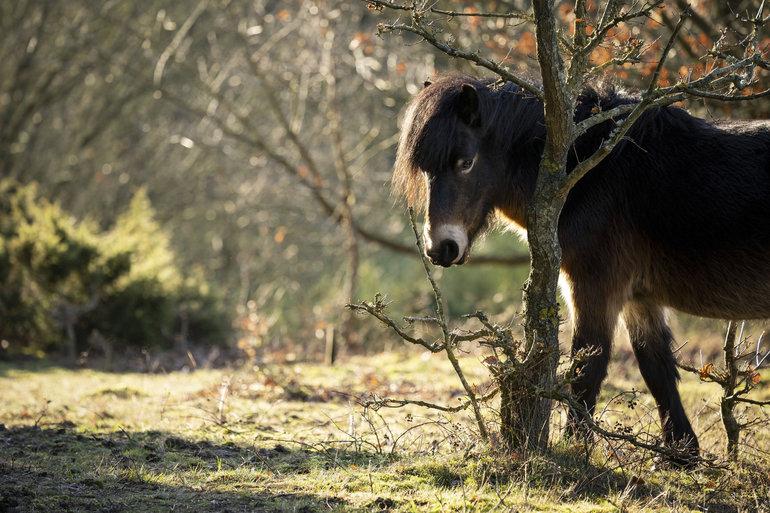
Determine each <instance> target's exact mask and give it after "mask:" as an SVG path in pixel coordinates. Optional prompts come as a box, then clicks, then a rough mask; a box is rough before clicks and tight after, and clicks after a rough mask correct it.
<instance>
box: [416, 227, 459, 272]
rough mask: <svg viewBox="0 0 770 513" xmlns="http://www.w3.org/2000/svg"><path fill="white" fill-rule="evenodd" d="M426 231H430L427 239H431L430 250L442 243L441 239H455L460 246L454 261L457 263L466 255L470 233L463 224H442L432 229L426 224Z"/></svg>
mask: <svg viewBox="0 0 770 513" xmlns="http://www.w3.org/2000/svg"><path fill="white" fill-rule="evenodd" d="M426 231H427V232H428V237H427V240H428V241H429V242H428V250H430V249H431V248H433V246H435V245H436V244H440V243H441V241H443V240H447V239H449V240H451V241H454V243H455V244H457V248H458V251H457V257H455V259H454V260H453V261H452V263H453V264H456V263H457V262H459V261H460V259H462V257H463V255H465V250H466V249H467V248H468V234H467V233H466V231H465V228H464V227H463V226H462V225H461V224H455V223H448V224H440V225H438V226H436V228H435V229H431V228H429V227H428V225H426Z"/></svg>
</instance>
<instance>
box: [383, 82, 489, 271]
mask: <svg viewBox="0 0 770 513" xmlns="http://www.w3.org/2000/svg"><path fill="white" fill-rule="evenodd" d="M489 84H490V81H479V80H478V79H475V78H471V77H466V76H449V77H443V78H440V79H438V80H437V81H435V82H433V83H426V87H425V88H424V89H422V91H420V93H419V94H417V95H416V97H415V98H414V99H413V100H412V102H411V103H410V105H409V107H408V109H407V111H406V115H405V118H404V123H403V127H402V130H401V138H400V140H399V145H398V152H397V155H396V164H395V168H394V172H393V186H394V190H395V192H396V193H397V194H400V195H402V196H404V197H405V198H406V200H407V202H408V203H409V204H410V205H413V206H415V207H417V208H420V209H422V210H424V211H425V213H426V222H425V231H424V234H425V249H426V253H427V256H428V257H429V258H430V259H431V261H432V262H433V263H434V264H437V265H442V266H444V267H449V266H451V265H454V264H458V265H459V264H462V263H464V262H465V260H466V259H467V257H468V254H469V252H470V247H471V245H472V243H473V240H474V238H475V237H476V236H477V235H478V234H479V233H481V232H482V231H483V229H484V227H485V226H486V224H487V220H488V219H489V218H490V216H491V214H492V212H493V210H494V208H495V202H496V199H497V192H498V190H499V185H500V184H499V183H498V182H499V176H500V171H501V166H502V163H501V162H500V161H501V160H502V159H499V158H495V157H496V156H499V155H496V154H497V152H496V151H491V150H493V149H492V148H489V146H490V145H489V144H485V143H486V142H488V141H487V137H486V135H487V132H488V128H489V122H490V119H488V116H486V115H485V114H487V113H489V111H490V105H489V102H491V101H492V99H491V97H490V96H491V93H490V91H489ZM485 118H486V119H485Z"/></svg>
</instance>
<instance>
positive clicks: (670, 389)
mask: <svg viewBox="0 0 770 513" xmlns="http://www.w3.org/2000/svg"><path fill="white" fill-rule="evenodd" d="M623 320H624V321H625V324H626V328H627V329H628V336H629V338H630V339H631V346H632V347H633V349H634V355H635V356H636V360H637V362H638V363H639V370H640V372H641V374H642V378H644V382H645V383H646V384H647V388H648V389H649V390H650V393H652V396H653V397H654V398H655V402H656V403H657V405H658V413H659V415H660V421H661V425H662V427H663V434H664V439H665V442H666V444H667V445H668V446H674V447H678V448H679V449H684V450H685V451H686V452H688V453H690V454H691V455H692V456H697V454H698V439H697V437H696V436H695V432H694V431H693V429H692V426H691V425H690V421H689V420H688V419H687V414H686V413H685V411H684V407H683V406H682V400H681V398H680V397H679V391H678V390H677V381H678V380H679V372H678V371H677V368H676V360H675V359H674V354H673V352H672V350H671V344H672V342H673V336H672V334H671V330H670V329H669V327H668V324H667V322H666V317H665V313H664V311H663V309H662V308H661V307H660V306H659V305H656V304H654V303H650V302H647V301H644V300H634V301H631V302H629V303H628V304H626V306H625V308H624V309H623Z"/></svg>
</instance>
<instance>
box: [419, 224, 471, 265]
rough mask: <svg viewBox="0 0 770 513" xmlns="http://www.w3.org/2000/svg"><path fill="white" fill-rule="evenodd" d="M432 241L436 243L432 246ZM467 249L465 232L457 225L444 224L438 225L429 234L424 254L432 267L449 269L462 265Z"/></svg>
mask: <svg viewBox="0 0 770 513" xmlns="http://www.w3.org/2000/svg"><path fill="white" fill-rule="evenodd" d="M434 240H435V241H438V242H437V243H436V244H433V243H432V241H434ZM467 247H468V236H467V235H466V234H465V230H464V229H463V228H462V227H460V226H458V225H454V224H445V225H439V226H438V227H436V230H435V231H433V233H431V236H430V237H429V242H428V245H427V248H426V251H425V254H426V256H427V257H428V258H429V259H430V261H431V262H433V264H434V265H440V266H442V267H449V266H451V265H454V264H462V263H463V261H464V260H465V250H466V249H467Z"/></svg>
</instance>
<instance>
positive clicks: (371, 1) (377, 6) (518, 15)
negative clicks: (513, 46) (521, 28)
mask: <svg viewBox="0 0 770 513" xmlns="http://www.w3.org/2000/svg"><path fill="white" fill-rule="evenodd" d="M364 1H365V2H366V4H367V7H369V8H370V9H373V10H378V11H381V10H383V9H384V8H388V9H393V10H396V11H408V12H416V13H417V14H418V15H423V14H424V13H426V12H430V13H433V14H441V15H444V16H449V17H450V18H456V17H475V18H500V19H520V20H527V21H532V15H531V14H530V13H527V12H524V11H518V10H512V11H507V12H471V11H447V10H445V9H438V8H436V7H425V8H423V9H417V7H416V5H415V4H411V5H405V4H397V3H394V2H389V1H385V0H364Z"/></svg>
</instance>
